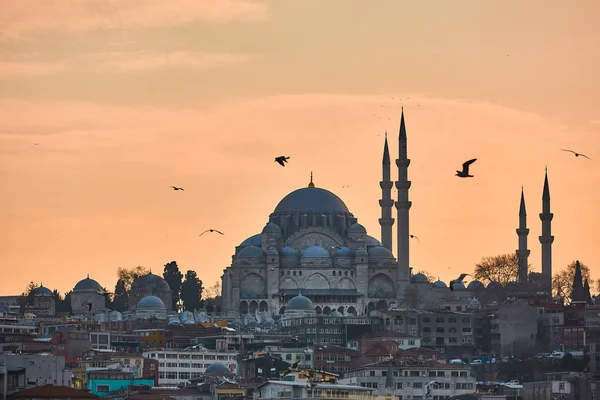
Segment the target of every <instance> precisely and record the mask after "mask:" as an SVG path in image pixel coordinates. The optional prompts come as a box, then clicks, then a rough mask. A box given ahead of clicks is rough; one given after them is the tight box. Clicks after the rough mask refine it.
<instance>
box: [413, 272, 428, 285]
mask: <svg viewBox="0 0 600 400" xmlns="http://www.w3.org/2000/svg"><path fill="white" fill-rule="evenodd" d="M411 282H412V283H429V279H428V278H427V277H426V276H425V275H423V274H422V273H420V272H419V273H418V274H416V275H414V276H413V277H412V279H411Z"/></svg>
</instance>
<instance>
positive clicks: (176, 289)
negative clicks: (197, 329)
mask: <svg viewBox="0 0 600 400" xmlns="http://www.w3.org/2000/svg"><path fill="white" fill-rule="evenodd" d="M163 278H165V281H167V283H168V284H169V287H170V288H171V293H172V295H173V307H175V308H176V309H178V308H179V300H180V299H181V285H182V283H183V274H182V273H181V271H180V270H179V267H178V266H177V261H171V262H170V263H168V264H165V269H164V271H163Z"/></svg>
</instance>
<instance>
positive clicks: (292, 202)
mask: <svg viewBox="0 0 600 400" xmlns="http://www.w3.org/2000/svg"><path fill="white" fill-rule="evenodd" d="M398 144H399V154H398V158H397V159H396V166H397V168H398V179H397V180H396V182H395V186H396V188H397V189H398V195H397V199H396V200H395V201H394V200H393V199H392V187H393V186H394V182H392V180H391V162H390V154H389V148H388V142H387V137H386V139H385V143H384V148H383V162H382V180H381V181H380V182H379V186H380V187H381V193H382V195H381V199H380V200H379V206H380V207H381V218H380V219H379V224H380V226H381V233H380V239H379V240H378V239H376V238H374V237H373V236H370V235H368V234H367V231H366V229H365V227H364V226H363V225H361V224H360V223H359V222H358V219H357V218H356V217H355V216H354V214H352V213H351V212H350V210H349V209H348V207H347V206H346V204H345V203H344V202H343V201H342V199H340V198H339V197H338V196H337V195H335V194H334V193H332V192H330V191H328V190H326V189H323V188H318V187H316V186H315V184H314V183H313V179H312V174H311V180H310V183H309V184H308V187H305V188H300V189H297V190H295V191H293V192H291V193H289V194H288V195H287V196H285V197H284V198H283V199H282V200H281V201H280V202H279V204H277V206H276V207H275V210H274V211H273V213H272V214H271V215H270V216H269V219H268V222H267V223H266V225H265V226H264V228H263V230H262V232H261V233H259V234H256V235H254V236H251V237H249V238H248V239H246V240H244V241H243V242H242V243H241V244H240V245H239V246H237V247H236V248H235V254H234V255H233V257H232V264H231V266H229V267H227V268H226V269H225V270H223V275H222V276H221V281H222V311H223V312H224V313H225V314H226V315H227V316H229V317H235V316H238V315H245V314H254V315H256V314H257V313H260V312H267V313H269V314H284V313H285V311H286V308H288V312H291V311H294V312H295V311H299V308H298V307H300V308H302V309H305V310H304V311H311V312H313V311H312V310H314V313H316V314H325V315H329V314H331V313H332V312H336V315H337V312H339V313H341V314H342V315H362V314H365V313H368V312H370V311H372V310H377V309H379V310H381V309H388V308H390V307H404V306H408V305H409V303H414V304H410V306H411V307H413V308H423V307H428V306H432V305H435V303H437V302H439V301H441V300H443V299H444V300H446V301H451V300H452V299H455V300H461V299H462V300H469V299H473V298H475V297H477V298H482V297H486V296H487V295H489V294H490V293H491V294H492V295H493V294H494V293H495V292H496V291H499V290H506V289H510V288H509V286H512V289H515V290H517V289H519V288H521V289H525V290H529V289H530V288H531V285H533V284H534V283H532V282H529V274H528V271H527V269H528V256H529V253H530V251H529V249H527V236H528V234H529V229H528V228H527V218H526V215H527V213H526V209H525V198H524V196H523V193H521V204H520V211H519V228H518V229H517V235H518V238H519V248H518V250H517V255H518V257H519V282H518V283H514V284H509V286H507V287H506V288H502V287H501V285H500V284H498V283H496V282H491V283H490V284H488V286H487V287H484V285H483V284H482V283H481V282H479V281H471V282H470V283H469V285H468V286H466V287H465V285H464V284H463V283H462V282H455V284H454V291H450V289H449V288H448V285H447V284H446V283H444V282H442V281H440V280H438V281H436V282H429V280H428V278H427V277H426V276H425V275H423V274H421V273H417V274H412V271H411V267H410V258H409V244H410V243H409V242H410V231H409V214H410V208H411V201H410V199H409V190H410V187H411V181H409V180H408V168H409V165H410V159H409V158H408V151H407V134H406V125H405V121H404V111H403V112H402V116H401V120H400V130H399V138H398ZM542 199H543V201H542V203H543V210H542V213H541V214H540V219H541V221H542V235H541V236H540V237H539V240H540V243H541V246H542V273H541V274H539V275H540V277H538V278H537V281H536V282H537V283H535V285H537V287H538V288H539V287H540V286H541V287H542V288H543V290H545V291H549V290H550V288H551V277H552V243H553V241H554V237H553V236H552V232H551V221H552V217H553V214H552V213H551V211H550V189H549V185H548V174H547V171H546V176H545V180H544V189H543V196H542ZM392 207H394V208H395V209H396V218H397V224H396V232H397V233H396V234H397V238H398V239H397V246H396V257H395V256H394V254H393V253H392V250H393V249H392V230H393V227H394V223H395V222H396V221H395V219H394V218H393V216H392ZM415 299H416V300H415ZM292 308H293V309H294V310H292ZM309 309H310V310H309Z"/></svg>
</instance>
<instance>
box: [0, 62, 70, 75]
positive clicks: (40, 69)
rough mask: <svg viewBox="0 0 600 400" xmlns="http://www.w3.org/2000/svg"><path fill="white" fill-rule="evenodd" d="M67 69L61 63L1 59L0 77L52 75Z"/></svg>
mask: <svg viewBox="0 0 600 400" xmlns="http://www.w3.org/2000/svg"><path fill="white" fill-rule="evenodd" d="M67 69H68V68H67V66H66V65H63V64H60V63H43V62H40V63H38V62H18V61H0V78H6V77H12V76H40V75H52V74H55V73H58V72H64V71H66V70H67Z"/></svg>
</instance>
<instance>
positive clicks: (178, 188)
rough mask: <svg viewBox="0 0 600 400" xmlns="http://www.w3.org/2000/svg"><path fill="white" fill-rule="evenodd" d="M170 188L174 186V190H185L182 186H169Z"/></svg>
mask: <svg viewBox="0 0 600 400" xmlns="http://www.w3.org/2000/svg"><path fill="white" fill-rule="evenodd" d="M169 187H170V188H173V190H183V188H181V187H177V186H169Z"/></svg>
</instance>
